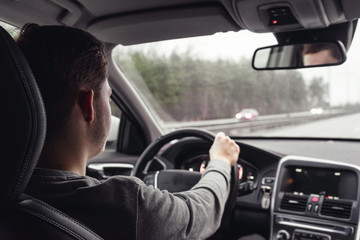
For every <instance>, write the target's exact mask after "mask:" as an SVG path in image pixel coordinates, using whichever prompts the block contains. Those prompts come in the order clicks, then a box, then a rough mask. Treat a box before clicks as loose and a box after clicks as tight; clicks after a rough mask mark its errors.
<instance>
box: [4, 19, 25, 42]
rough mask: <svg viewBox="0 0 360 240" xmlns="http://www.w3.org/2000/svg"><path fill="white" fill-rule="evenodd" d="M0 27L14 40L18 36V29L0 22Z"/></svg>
mask: <svg viewBox="0 0 360 240" xmlns="http://www.w3.org/2000/svg"><path fill="white" fill-rule="evenodd" d="M0 26H1V27H3V28H4V29H5V30H6V31H7V32H8V33H9V34H10V35H11V36H12V37H13V38H14V39H16V38H17V37H18V36H19V34H20V29H19V28H17V27H14V26H12V25H10V24H7V23H5V22H2V21H0Z"/></svg>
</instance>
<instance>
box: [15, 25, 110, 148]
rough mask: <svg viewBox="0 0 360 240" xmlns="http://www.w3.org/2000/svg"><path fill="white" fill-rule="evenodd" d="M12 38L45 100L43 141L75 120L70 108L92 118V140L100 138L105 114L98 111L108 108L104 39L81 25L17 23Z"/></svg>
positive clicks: (88, 119)
mask: <svg viewBox="0 0 360 240" xmlns="http://www.w3.org/2000/svg"><path fill="white" fill-rule="evenodd" d="M17 44H18V46H19V47H20V49H21V50H22V52H23V54H24V55H25V58H26V59H27V61H28V62H29V65H30V67H31V69H32V71H33V74H34V76H35V78H36V80H37V82H38V86H39V88H40V92H41V94H42V97H43V100H44V104H45V109H46V115H47V127H48V128H47V140H46V141H52V140H54V139H58V138H63V137H64V135H66V134H67V133H68V131H69V125H73V124H74V121H73V120H72V119H71V117H72V116H73V112H74V109H78V110H79V112H81V114H82V117H84V120H85V122H88V123H92V124H91V126H90V125H89V129H92V130H90V131H92V135H93V139H92V140H93V141H94V143H96V142H99V143H100V142H102V141H104V140H103V138H104V136H103V135H106V136H107V132H106V131H108V129H107V128H108V126H107V125H109V121H110V120H109V119H107V118H110V117H108V116H106V119H105V118H104V116H102V115H100V114H101V112H103V113H106V114H110V112H109V106H108V105H109V103H108V97H109V95H110V93H109V92H110V91H111V89H110V88H109V85H108V83H107V80H106V74H107V68H106V65H107V63H106V58H105V55H104V46H103V44H102V43H101V42H100V41H99V40H97V39H96V38H95V37H94V36H92V35H91V34H89V33H87V32H85V31H82V30H80V29H76V28H70V27H65V26H38V25H36V24H27V25H25V26H24V27H23V28H22V30H21V33H20V36H19V38H18V39H17ZM103 95H106V96H103ZM105 98H107V100H106V101H107V106H105V104H106V103H104V99H105ZM104 108H106V109H104ZM79 116H80V115H79ZM79 118H80V117H79ZM104 125H105V126H104ZM104 128H105V129H104ZM101 132H106V133H101ZM106 136H105V139H106ZM65 137H66V136H65ZM99 138H101V140H99ZM99 143H98V144H99Z"/></svg>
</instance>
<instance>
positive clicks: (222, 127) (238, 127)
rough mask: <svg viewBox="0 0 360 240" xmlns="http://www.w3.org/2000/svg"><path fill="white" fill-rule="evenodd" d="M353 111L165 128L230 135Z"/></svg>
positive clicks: (225, 120)
mask: <svg viewBox="0 0 360 240" xmlns="http://www.w3.org/2000/svg"><path fill="white" fill-rule="evenodd" d="M352 113H354V112H349V111H344V110H325V111H323V113H322V114H312V113H310V112H298V113H289V114H276V115H265V116H260V117H258V118H257V119H256V120H252V121H239V120H238V119H235V118H233V119H216V120H205V121H196V122H172V123H166V124H165V126H166V128H167V129H168V130H169V131H171V130H173V129H177V128H191V127H196V128H205V129H207V130H210V131H214V132H216V131H223V132H225V133H226V134H229V135H231V134H232V132H233V133H234V131H236V134H239V133H246V132H255V131H260V130H265V129H270V128H276V127H282V126H287V125H295V124H301V123H306V122H310V121H315V120H320V119H325V118H330V117H337V116H344V115H347V114H352Z"/></svg>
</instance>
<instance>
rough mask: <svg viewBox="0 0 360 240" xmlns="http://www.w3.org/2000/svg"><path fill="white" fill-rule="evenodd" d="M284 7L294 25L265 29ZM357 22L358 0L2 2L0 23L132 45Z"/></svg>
mask: <svg viewBox="0 0 360 240" xmlns="http://www.w3.org/2000/svg"><path fill="white" fill-rule="evenodd" d="M279 7H280V8H281V7H286V8H288V9H290V12H291V13H292V14H293V15H294V17H295V18H296V19H297V21H298V22H297V23H292V24H285V25H278V26H269V24H268V23H269V19H270V18H271V17H270V16H269V11H270V9H273V8H279ZM359 17H360V1H358V0H324V1H322V0H283V1H274V0H213V1H207V0H172V1H168V0H151V1H141V0H132V1H128V0H104V1H99V0H77V1H76V0H32V1H25V0H5V1H1V3H0V18H1V20H3V21H6V22H9V23H11V24H14V25H17V26H22V25H23V24H25V23H28V22H35V23H38V24H46V25H51V24H64V25H70V26H75V27H79V28H82V29H85V30H88V31H89V32H91V33H92V34H94V35H96V36H97V37H98V38H99V39H100V40H102V41H104V42H109V43H121V44H124V45H131V44H136V43H142V42H149V41H159V40H165V39H173V38H180V37H188V36H200V35H210V34H213V33H215V32H226V31H238V30H241V29H249V30H251V31H254V32H283V31H294V30H296V31H297V30H303V29H313V28H324V27H328V26H330V25H332V24H337V23H342V22H346V21H350V20H354V19H356V18H359Z"/></svg>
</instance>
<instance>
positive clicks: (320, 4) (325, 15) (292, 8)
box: [234, 0, 360, 32]
mask: <svg viewBox="0 0 360 240" xmlns="http://www.w3.org/2000/svg"><path fill="white" fill-rule="evenodd" d="M351 6H352V7H351ZM234 7H235V11H236V13H237V15H238V18H239V21H240V22H241V23H242V24H243V25H244V26H243V27H245V28H247V29H249V30H250V31H253V32H283V31H295V30H302V29H316V28H324V27H328V26H330V25H332V24H337V23H342V22H346V21H350V20H354V19H355V18H359V17H360V16H359V15H360V13H359V11H358V10H356V9H359V8H360V1H357V0H342V1H340V0H327V1H321V0H291V1H290V0H284V1H274V0H272V1H269V0H237V1H236V0H235V1H234Z"/></svg>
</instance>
